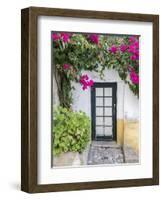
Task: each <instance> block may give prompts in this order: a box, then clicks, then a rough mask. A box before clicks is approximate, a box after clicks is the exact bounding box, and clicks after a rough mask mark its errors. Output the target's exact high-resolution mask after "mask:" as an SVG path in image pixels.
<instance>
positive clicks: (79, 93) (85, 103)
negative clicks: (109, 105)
mask: <svg viewBox="0 0 163 200" xmlns="http://www.w3.org/2000/svg"><path fill="white" fill-rule="evenodd" d="M82 74H88V76H89V77H90V78H91V79H93V80H94V82H117V118H118V119H123V118H124V117H125V118H128V119H134V120H135V119H138V118H139V100H138V98H137V97H136V96H135V95H134V94H133V93H132V91H131V90H130V89H129V87H128V85H127V84H124V81H122V80H121V79H120V77H119V75H118V72H117V71H115V70H105V71H104V74H105V76H104V80H101V79H100V77H99V75H98V73H97V72H89V71H86V72H83V73H82ZM73 86H74V87H75V90H73V91H72V93H73V104H72V108H73V110H74V111H79V110H82V111H84V112H85V113H86V114H87V115H88V116H89V117H91V90H90V88H88V89H87V90H84V91H83V90H82V86H81V85H80V83H74V82H73Z"/></svg>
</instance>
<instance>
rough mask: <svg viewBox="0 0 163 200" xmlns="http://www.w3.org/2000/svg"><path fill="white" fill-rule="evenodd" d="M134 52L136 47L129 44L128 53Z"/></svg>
mask: <svg viewBox="0 0 163 200" xmlns="http://www.w3.org/2000/svg"><path fill="white" fill-rule="evenodd" d="M136 51H137V48H136V46H135V45H134V44H131V45H130V46H129V49H128V52H129V53H133V54H134V53H135V52H136Z"/></svg>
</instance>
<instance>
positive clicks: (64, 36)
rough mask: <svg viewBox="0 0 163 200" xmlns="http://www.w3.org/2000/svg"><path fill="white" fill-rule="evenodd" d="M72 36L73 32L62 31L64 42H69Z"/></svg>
mask: <svg viewBox="0 0 163 200" xmlns="http://www.w3.org/2000/svg"><path fill="white" fill-rule="evenodd" d="M70 37H71V34H70V33H61V38H62V39H63V42H64V43H67V42H69V40H70Z"/></svg>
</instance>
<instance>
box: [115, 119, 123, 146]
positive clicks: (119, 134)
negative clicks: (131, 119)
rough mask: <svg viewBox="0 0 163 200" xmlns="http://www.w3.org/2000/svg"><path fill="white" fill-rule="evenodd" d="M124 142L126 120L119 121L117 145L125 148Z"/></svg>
mask: <svg viewBox="0 0 163 200" xmlns="http://www.w3.org/2000/svg"><path fill="white" fill-rule="evenodd" d="M123 141H124V120H123V119H117V143H118V144H120V145H122V146H123Z"/></svg>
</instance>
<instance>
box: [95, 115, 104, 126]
mask: <svg viewBox="0 0 163 200" xmlns="http://www.w3.org/2000/svg"><path fill="white" fill-rule="evenodd" d="M96 125H103V117H96Z"/></svg>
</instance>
